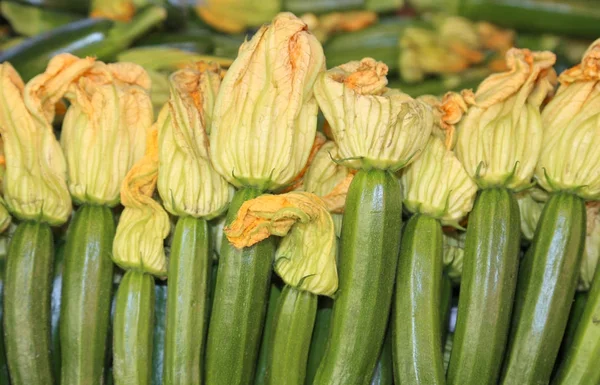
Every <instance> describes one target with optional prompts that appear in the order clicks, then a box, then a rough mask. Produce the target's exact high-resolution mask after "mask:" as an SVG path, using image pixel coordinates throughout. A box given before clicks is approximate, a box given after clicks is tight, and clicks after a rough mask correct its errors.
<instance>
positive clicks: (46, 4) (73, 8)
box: [18, 0, 91, 14]
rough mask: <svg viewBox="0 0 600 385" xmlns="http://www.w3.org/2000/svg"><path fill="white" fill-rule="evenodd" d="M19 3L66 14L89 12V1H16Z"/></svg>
mask: <svg viewBox="0 0 600 385" xmlns="http://www.w3.org/2000/svg"><path fill="white" fill-rule="evenodd" d="M18 1H19V2H20V3H24V4H28V5H31V6H34V7H41V8H47V9H55V10H61V11H67V12H74V13H80V14H87V13H89V11H90V4H91V1H90V0H77V1H73V0H18Z"/></svg>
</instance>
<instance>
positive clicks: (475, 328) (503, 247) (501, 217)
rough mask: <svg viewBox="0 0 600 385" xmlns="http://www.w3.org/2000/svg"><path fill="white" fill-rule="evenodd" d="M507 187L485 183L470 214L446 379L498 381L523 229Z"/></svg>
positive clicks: (458, 384) (457, 383)
mask: <svg viewBox="0 0 600 385" xmlns="http://www.w3.org/2000/svg"><path fill="white" fill-rule="evenodd" d="M520 231H521V227H520V219H519V207H518V204H517V201H516V199H515V197H514V196H513V194H512V193H511V192H510V191H509V190H507V189H505V188H490V189H484V190H482V191H481V192H480V193H479V196H478V197H477V199H476V200H475V206H474V207H473V211H471V214H470V215H469V226H468V228H467V234H466V239H465V254H464V262H463V263H464V264H463V272H462V277H461V287H460V296H459V302H458V318H457V324H456V333H455V335H454V344H453V349H452V355H451V357H450V367H449V369H448V384H454V385H463V384H495V383H496V381H497V379H498V376H499V374H500V369H501V365H502V357H503V355H504V350H505V347H506V340H507V337H508V333H509V328H510V315H511V310H512V306H513V298H514V295H515V288H516V284H517V271H518V266H519V247H520V235H521V232H520Z"/></svg>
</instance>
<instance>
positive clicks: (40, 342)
mask: <svg viewBox="0 0 600 385" xmlns="http://www.w3.org/2000/svg"><path fill="white" fill-rule="evenodd" d="M53 257H54V243H53V237H52V230H51V229H50V226H49V225H48V224H46V223H40V222H30V221H24V222H21V223H19V224H18V225H17V229H16V231H15V233H14V235H13V237H12V240H11V243H10V247H9V250H8V255H7V263H6V278H5V279H6V281H5V284H4V341H5V343H6V356H7V360H8V368H9V370H10V377H11V383H12V384H14V385H31V384H39V385H46V384H52V383H53V379H52V362H51V359H50V349H51V345H52V344H51V340H50V319H51V315H50V293H51V287H52V263H53Z"/></svg>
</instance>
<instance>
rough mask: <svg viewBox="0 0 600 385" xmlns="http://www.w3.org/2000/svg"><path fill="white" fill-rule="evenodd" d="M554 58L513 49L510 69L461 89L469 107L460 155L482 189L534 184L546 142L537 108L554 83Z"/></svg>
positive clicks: (459, 141)
mask: <svg viewBox="0 0 600 385" xmlns="http://www.w3.org/2000/svg"><path fill="white" fill-rule="evenodd" d="M555 60H556V57H555V55H554V54H553V53H551V52H532V51H529V50H527V49H516V48H513V49H511V50H509V51H508V52H507V54H506V61H507V65H508V67H509V70H508V71H507V72H503V73H499V74H493V75H490V76H489V77H488V78H487V79H485V80H484V81H483V82H482V83H481V84H480V85H479V88H478V89H477V92H476V93H475V94H473V93H472V92H470V91H464V92H463V93H462V98H463V99H464V102H466V104H467V105H469V109H468V111H467V112H466V113H465V114H464V115H463V118H462V120H461V121H460V123H458V139H457V144H456V154H457V156H458V158H459V159H460V160H461V162H462V163H463V165H464V166H465V169H466V170H467V172H468V173H469V175H470V176H471V177H472V178H474V179H475V181H476V182H477V184H478V185H479V186H480V187H481V188H485V187H491V186H504V187H507V188H509V189H515V190H518V189H522V188H524V187H526V186H528V185H529V184H530V183H531V179H532V177H533V172H534V169H535V165H536V163H537V160H538V157H539V154H540V150H541V145H542V130H543V127H542V119H541V116H540V111H539V110H540V105H541V104H542V102H543V101H544V99H545V98H546V96H547V95H548V94H549V93H551V92H552V90H553V87H554V79H555V72H554V69H553V68H552V65H553V64H554V62H555ZM457 99H458V98H453V99H451V100H449V103H453V102H456V100H457Z"/></svg>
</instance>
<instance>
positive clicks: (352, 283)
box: [314, 169, 402, 385]
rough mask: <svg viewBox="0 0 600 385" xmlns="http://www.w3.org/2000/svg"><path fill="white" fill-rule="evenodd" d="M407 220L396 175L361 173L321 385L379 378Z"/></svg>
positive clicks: (345, 235) (348, 213)
mask: <svg viewBox="0 0 600 385" xmlns="http://www.w3.org/2000/svg"><path fill="white" fill-rule="evenodd" d="M401 220H402V196H401V193H400V185H399V182H398V180H397V179H396V177H395V176H394V175H393V174H392V173H390V172H387V171H383V170H377V169H371V170H359V171H358V172H357V174H356V175H355V176H354V179H353V181H352V183H351V185H350V188H349V191H348V196H347V199H346V209H345V213H344V219H343V222H342V234H341V246H340V248H341V250H340V255H341V257H340V266H339V291H338V294H337V297H336V300H335V302H334V305H333V314H332V317H331V322H332V324H331V325H332V326H331V329H330V334H329V342H328V345H327V348H326V350H325V353H324V355H323V360H322V361H321V365H320V366H319V369H318V370H317V374H316V376H315V380H314V384H315V385H325V384H326V385H334V384H347V383H349V382H352V383H366V382H368V381H369V380H370V379H371V377H372V376H373V371H374V369H375V366H376V364H377V357H378V356H379V352H380V351H381V346H382V343H383V339H384V336H385V329H386V324H387V321H388V316H389V310H390V305H391V301H392V293H393V286H394V274H395V271H396V264H397V262H398V251H399V248H400V230H401V226H402V222H401Z"/></svg>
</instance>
